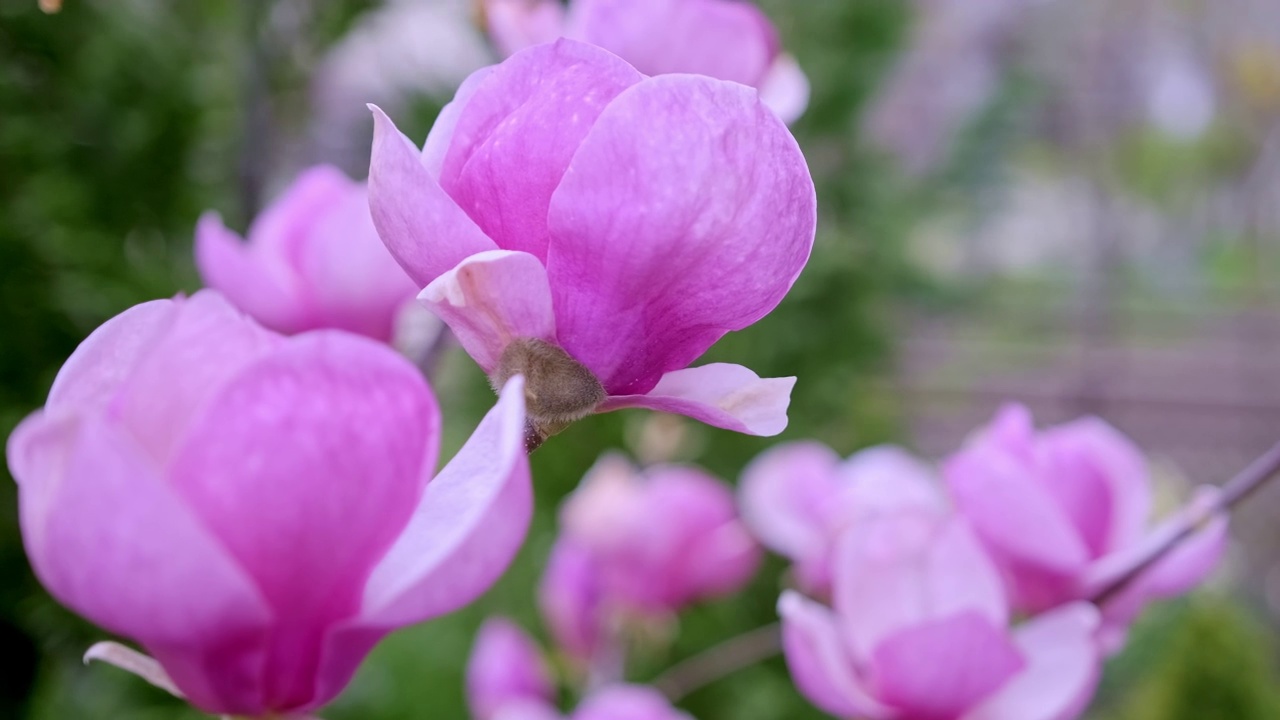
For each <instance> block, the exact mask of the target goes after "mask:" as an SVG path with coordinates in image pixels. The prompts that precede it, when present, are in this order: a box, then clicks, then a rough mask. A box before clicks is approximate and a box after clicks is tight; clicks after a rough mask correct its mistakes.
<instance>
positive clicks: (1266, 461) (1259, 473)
mask: <svg viewBox="0 0 1280 720" xmlns="http://www.w3.org/2000/svg"><path fill="white" fill-rule="evenodd" d="M1277 474H1280V443H1276V444H1275V445H1273V446H1271V449H1270V450H1268V451H1267V452H1265V453H1263V454H1262V455H1261V456H1259V457H1258V459H1256V460H1254V461H1253V462H1252V463H1250V464H1249V466H1248V467H1246V468H1245V469H1244V470H1242V471H1241V472H1240V473H1239V474H1238V475H1236V476H1235V477H1233V478H1231V479H1230V480H1228V481H1227V483H1226V484H1225V485H1223V486H1222V492H1220V493H1219V494H1218V497H1217V498H1215V499H1214V501H1213V502H1212V503H1210V504H1209V505H1207V506H1205V507H1202V508H1200V511H1199V512H1188V513H1186V514H1185V515H1184V516H1183V521H1182V526H1181V527H1179V528H1178V530H1177V532H1175V533H1173V534H1171V535H1170V536H1169V539H1168V540H1166V541H1165V542H1163V543H1161V544H1160V545H1158V546H1156V547H1154V548H1152V549H1151V551H1150V552H1148V553H1147V554H1146V555H1145V556H1144V557H1143V558H1142V559H1141V560H1139V561H1138V562H1136V563H1134V565H1133V567H1131V568H1130V569H1129V570H1128V571H1127V572H1125V573H1124V574H1122V575H1120V576H1119V577H1117V578H1115V579H1114V580H1112V581H1111V582H1109V583H1107V584H1106V585H1104V586H1103V587H1102V588H1101V589H1100V590H1098V592H1096V593H1094V595H1093V597H1092V598H1090V601H1091V602H1093V604H1094V605H1103V604H1105V603H1106V602H1107V601H1108V600H1111V599H1112V598H1114V597H1115V596H1116V595H1118V594H1119V593H1121V592H1122V591H1123V590H1124V589H1125V588H1127V587H1129V585H1130V584H1132V583H1133V581H1134V580H1136V579H1137V578H1138V577H1139V576H1141V575H1142V573H1144V572H1146V571H1147V570H1148V569H1150V568H1151V566H1152V565H1155V564H1156V563H1157V562H1159V561H1160V559H1161V558H1163V557H1164V556H1165V555H1167V554H1169V552H1170V551H1171V550H1173V549H1174V548H1175V547H1177V546H1178V545H1179V544H1180V543H1181V542H1182V541H1183V540H1186V539H1187V538H1189V537H1191V535H1193V534H1195V532H1196V531H1197V530H1199V529H1200V527H1201V526H1203V525H1204V523H1206V522H1207V521H1208V520H1209V519H1210V518H1213V517H1214V516H1216V515H1218V514H1220V513H1224V512H1227V511H1229V510H1231V509H1232V508H1234V507H1235V506H1236V505H1239V504H1240V503H1241V502H1243V501H1244V500H1245V499H1246V498H1248V497H1249V496H1250V495H1252V494H1253V493H1255V492H1257V490H1258V489H1259V488H1261V487H1262V486H1263V485H1265V484H1266V483H1267V481H1268V480H1270V479H1272V478H1274V477H1276V476H1277Z"/></svg>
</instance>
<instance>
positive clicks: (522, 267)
mask: <svg viewBox="0 0 1280 720" xmlns="http://www.w3.org/2000/svg"><path fill="white" fill-rule="evenodd" d="M418 299H419V300H420V301H422V304H423V305H425V306H426V307H427V308H429V309H430V310H431V311H432V312H433V313H435V314H436V316H438V317H439V318H440V319H441V320H444V321H445V323H446V324H448V325H449V329H450V330H452V331H453V334H454V335H455V336H457V338H458V341H459V342H461V343H462V347H463V348H465V349H466V351H467V353H468V354H470V355H471V357H472V358H473V359H474V360H475V361H476V363H477V364H478V365H479V366H480V367H482V368H484V371H485V372H486V373H492V372H493V370H494V368H496V367H497V366H498V360H499V359H500V358H501V357H502V351H503V350H504V349H505V348H506V347H507V345H508V344H509V343H510V342H511V341H512V340H515V339H517V338H536V339H539V340H546V341H547V342H550V343H554V342H555V339H556V318H555V313H554V312H553V311H552V309H551V287H550V286H549V285H548V284H547V271H546V270H545V269H543V267H542V263H540V262H538V258H536V257H534V256H532V255H530V254H529V253H522V252H512V251H510V250H490V251H488V252H482V253H478V254H476V255H472V256H471V257H469V258H467V259H466V260H463V261H462V262H461V263H459V264H458V266H457V267H455V268H454V269H452V270H450V271H448V272H446V273H445V274H443V275H441V276H440V277H438V278H436V279H435V280H433V281H431V284H430V285H427V287H426V289H425V290H423V291H422V294H421V295H419V296H418Z"/></svg>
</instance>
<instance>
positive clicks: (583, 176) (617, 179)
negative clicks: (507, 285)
mask: <svg viewBox="0 0 1280 720" xmlns="http://www.w3.org/2000/svg"><path fill="white" fill-rule="evenodd" d="M620 167H622V168H627V172H618V168H620ZM548 222H549V224H550V228H551V234H552V237H553V240H552V244H551V249H550V251H549V252H548V255H547V275H548V277H549V278H550V279H551V288H552V292H553V293H554V297H555V308H556V328H557V332H558V334H559V338H560V343H561V345H562V346H563V347H564V348H565V349H566V350H568V351H569V353H570V354H571V355H573V357H575V358H577V359H578V360H579V361H580V362H582V363H583V364H584V365H586V366H587V367H588V368H590V369H591V370H592V371H593V372H594V373H595V374H596V376H597V377H599V378H600V379H601V381H602V382H603V384H604V386H605V389H606V390H608V391H609V393H610V394H611V395H642V394H646V393H648V392H649V391H650V390H652V389H653V388H654V386H655V385H657V384H658V381H659V379H660V378H661V377H662V375H663V374H664V373H667V372H670V371H672V370H679V369H682V368H684V367H686V366H688V364H689V363H690V362H691V361H693V360H694V359H695V358H697V357H698V356H699V355H701V354H702V353H703V352H704V351H705V350H706V349H707V348H708V347H710V346H711V344H712V343H714V342H715V341H716V340H718V339H719V338H720V337H721V336H722V335H723V334H724V333H725V332H727V331H730V330H740V329H742V328H744V327H746V326H748V325H750V324H752V323H754V322H755V321H757V320H759V319H760V318H762V317H764V315H766V314H767V313H768V312H769V311H770V310H772V309H773V308H774V307H775V306H776V305H777V304H778V302H779V301H780V300H781V299H782V297H783V296H784V295H785V294H786V292H787V290H788V289H790V287H791V285H792V283H793V282H795V279H796V277H797V276H798V275H799V274H800V270H801V269H802V268H803V267H804V264H805V262H806V260H807V259H808V257H809V251H810V249H811V248H812V246H813V237H814V227H815V223H816V201H815V196H814V188H813V181H812V179H811V178H810V176H809V170H808V167H807V165H806V164H805V160H804V156H803V155H801V153H800V149H799V147H798V146H797V145H796V141H795V139H794V138H792V137H791V134H790V133H789V132H788V131H787V128H786V126H785V125H783V124H782V122H781V121H780V120H778V118H777V117H776V116H774V115H773V113H772V112H770V111H769V110H768V108H766V107H765V106H764V105H762V104H761V103H760V101H759V99H758V98H757V97H756V93H755V92H754V91H753V90H751V89H750V88H746V87H743V86H740V85H735V84H733V83H725V82H718V81H716V80H712V79H711V78H706V77H693V76H688V75H666V76H661V77H655V78H649V79H647V80H645V81H643V82H641V83H640V84H638V85H635V86H634V87H631V88H629V89H628V90H626V91H625V92H623V93H622V94H621V95H619V96H618V97H617V99H616V100H614V101H613V103H611V104H610V105H609V107H608V108H606V109H605V111H604V112H603V113H602V114H601V115H600V118H599V120H598V121H597V122H596V124H595V126H594V127H593V128H592V129H591V132H590V134H588V135H587V137H586V139H585V140H584V141H583V143H582V146H581V147H580V148H579V149H578V153H577V155H575V156H574V158H573V162H572V164H571V165H570V168H569V171H568V172H567V173H565V176H564V181H563V182H562V183H561V184H560V187H559V189H558V190H556V193H555V195H554V197H552V199H551V207H550V211H549V215H548ZM780 427H781V426H780V424H775V423H770V424H768V425H767V426H766V427H762V428H759V429H760V430H763V431H765V432H770V431H773V430H774V429H780Z"/></svg>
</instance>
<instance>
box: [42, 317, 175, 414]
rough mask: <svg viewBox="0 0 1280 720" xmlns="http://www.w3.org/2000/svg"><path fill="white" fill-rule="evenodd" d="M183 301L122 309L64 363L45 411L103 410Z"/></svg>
mask: <svg viewBox="0 0 1280 720" xmlns="http://www.w3.org/2000/svg"><path fill="white" fill-rule="evenodd" d="M180 304H181V301H176V302H175V301H173V300H152V301H151V302H144V303H142V304H140V305H134V306H133V307H131V308H129V309H128V310H125V311H124V312H122V313H120V314H119V315H116V316H115V317H113V318H111V319H110V320H108V321H106V322H105V323H103V324H102V325H100V326H99V327H98V329H96V330H94V331H93V332H92V333H90V334H89V337H87V338H85V339H84V341H83V342H81V343H80V346H79V347H77V348H76V350H75V352H73V353H71V357H69V358H67V361H66V362H65V363H63V365H62V369H61V370H59V371H58V375H57V377H55V378H54V379H53V387H51V388H50V389H49V400H48V402H47V403H46V404H45V407H46V408H48V410H50V411H54V410H58V409H61V408H72V409H75V410H77V411H85V410H96V409H100V408H103V407H105V406H106V405H107V404H108V403H109V402H111V398H112V397H113V396H114V395H115V393H116V391H117V390H118V389H119V387H120V385H121V383H123V382H124V381H125V379H126V378H128V377H129V375H130V374H132V372H133V369H134V367H136V366H137V364H138V363H139V362H140V361H141V359H142V358H143V357H144V356H145V355H146V353H147V352H148V351H149V350H150V349H151V348H152V347H153V346H154V345H155V344H156V343H157V342H158V341H159V339H160V337H162V336H163V335H164V333H165V332H166V331H167V330H168V329H169V327H170V326H171V325H172V324H173V322H174V319H175V318H176V317H177V315H178V306H179V305H180Z"/></svg>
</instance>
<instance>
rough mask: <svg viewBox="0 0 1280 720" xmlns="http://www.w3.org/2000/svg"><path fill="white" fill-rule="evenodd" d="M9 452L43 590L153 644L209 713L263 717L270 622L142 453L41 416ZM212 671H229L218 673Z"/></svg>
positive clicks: (117, 439) (79, 423) (95, 422)
mask: <svg viewBox="0 0 1280 720" xmlns="http://www.w3.org/2000/svg"><path fill="white" fill-rule="evenodd" d="M9 455H10V458H11V461H10V462H11V466H13V467H14V470H15V473H17V474H18V475H19V478H18V479H19V481H20V491H19V513H20V518H21V522H22V534H23V538H24V541H25V543H26V548H27V555H28V557H29V558H30V560H31V565H32V568H33V569H34V570H35V572H36V575H37V576H38V577H39V578H40V581H41V582H42V583H43V584H44V586H45V587H46V588H48V589H49V591H50V592H51V593H52V594H53V595H54V596H55V597H56V598H58V600H59V601H60V602H62V603H64V604H65V605H67V606H68V607H70V608H72V609H73V610H75V611H76V612H77V613H79V614H81V615H84V616H85V617H87V618H89V619H90V620H92V621H93V622H94V623H95V624H98V625H101V626H102V627H104V628H106V629H108V630H110V631H111V632H115V633H119V634H121V635H125V636H128V637H131V638H134V639H136V640H138V641H140V642H142V643H143V644H144V645H146V646H147V647H148V649H150V650H151V651H152V652H153V653H156V654H157V656H159V658H160V659H161V660H162V662H164V665H165V669H166V670H167V671H168V672H169V674H170V676H171V677H172V678H173V680H174V681H175V682H176V683H177V684H178V686H179V687H180V688H181V689H182V691H183V692H184V693H185V694H186V695H187V697H189V698H190V699H191V701H192V702H193V703H194V704H195V705H197V706H198V707H201V708H206V709H214V710H220V711H224V712H234V711H236V710H245V711H248V712H253V713H255V714H256V712H258V711H260V710H261V709H262V705H261V703H262V698H261V692H262V687H261V685H260V683H261V677H260V675H259V674H258V673H257V672H255V670H260V669H261V663H262V662H263V660H264V657H263V655H262V650H263V645H264V643H265V640H266V632H267V625H268V623H269V622H270V621H271V613H270V611H269V609H268V607H267V605H266V603H265V602H264V600H263V598H262V597H261V596H260V595H259V593H258V590H257V588H256V587H255V586H254V583H253V581H252V580H251V579H250V578H249V577H248V576H247V575H246V574H245V573H244V572H243V571H242V570H241V568H240V567H239V566H238V565H237V564H236V562H235V561H234V560H233V559H232V557H231V556H230V554H228V553H227V552H226V551H225V550H224V549H223V547H222V546H221V544H220V543H219V541H218V540H217V539H216V538H215V537H213V536H212V535H211V534H210V533H209V532H208V531H207V530H206V529H205V526H204V525H203V523H201V522H200V520H199V519H198V518H197V517H195V516H194V515H193V514H192V513H191V511H190V510H189V509H188V507H187V505H186V504H185V503H184V502H183V500H182V499H181V498H180V497H178V495H177V493H175V492H174V490H173V489H172V488H171V487H169V486H168V485H167V484H166V483H165V482H164V481H163V480H162V479H161V478H160V477H159V475H158V474H157V472H156V469H155V467H154V465H153V464H152V463H151V462H150V461H149V460H148V459H147V458H146V456H145V454H144V453H143V452H142V450H141V449H140V448H139V447H137V445H136V444H135V443H134V442H133V441H132V440H131V439H130V438H129V437H128V436H126V435H124V434H122V433H120V432H119V431H118V430H117V429H116V428H115V427H113V426H110V425H108V424H106V423H104V422H103V421H101V420H99V419H95V418H82V419H69V418H63V419H61V420H53V419H50V418H49V417H48V416H45V415H42V414H37V415H34V416H32V417H31V418H29V419H28V420H27V421H26V422H24V423H23V424H22V425H21V426H20V427H19V428H18V430H17V431H15V433H14V435H13V436H12V437H11V438H10V441H9ZM15 455H20V456H26V457H28V460H27V461H25V462H20V463H14V462H13V461H12V458H13V457H14V456H15ZM166 650H168V651H167V652H165V651H166ZM211 667H218V668H222V669H223V670H225V671H226V672H225V673H223V672H221V671H220V674H218V675H209V674H208V673H209V668H211ZM232 667H240V668H242V669H244V670H245V672H244V674H243V675H242V676H240V677H236V676H234V673H232V672H231V668H232ZM224 680H225V682H224Z"/></svg>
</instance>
